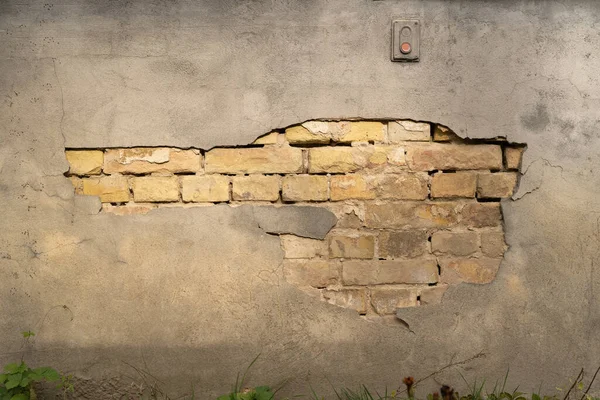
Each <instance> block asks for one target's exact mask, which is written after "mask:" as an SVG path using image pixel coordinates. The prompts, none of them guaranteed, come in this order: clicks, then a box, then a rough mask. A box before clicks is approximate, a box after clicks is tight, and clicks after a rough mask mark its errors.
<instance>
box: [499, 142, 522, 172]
mask: <svg viewBox="0 0 600 400" xmlns="http://www.w3.org/2000/svg"><path fill="white" fill-rule="evenodd" d="M524 150H525V148H524V147H507V148H505V149H504V159H505V161H506V168H508V169H519V168H520V167H521V159H522V157H523V151H524Z"/></svg>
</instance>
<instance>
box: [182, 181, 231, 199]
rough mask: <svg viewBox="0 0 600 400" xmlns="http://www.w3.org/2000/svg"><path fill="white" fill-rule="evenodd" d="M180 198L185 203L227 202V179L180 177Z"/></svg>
mask: <svg viewBox="0 0 600 400" xmlns="http://www.w3.org/2000/svg"><path fill="white" fill-rule="evenodd" d="M181 197H182V199H183V201H185V202H196V203H202V202H220V201H229V177H227V176H222V175H200V176H197V175H194V176H182V177H181Z"/></svg>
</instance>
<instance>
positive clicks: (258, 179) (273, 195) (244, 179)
mask: <svg viewBox="0 0 600 400" xmlns="http://www.w3.org/2000/svg"><path fill="white" fill-rule="evenodd" d="M279 180H280V178H279V176H273V175H269V176H264V175H250V176H234V177H233V178H232V182H233V190H232V196H233V200H239V201H244V200H251V201H254V200H265V201H276V200H277V199H279V186H280V183H279Z"/></svg>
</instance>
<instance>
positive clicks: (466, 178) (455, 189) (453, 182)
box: [431, 172, 477, 199]
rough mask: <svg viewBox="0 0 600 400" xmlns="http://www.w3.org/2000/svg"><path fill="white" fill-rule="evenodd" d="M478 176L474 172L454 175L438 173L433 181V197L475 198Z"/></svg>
mask: <svg viewBox="0 0 600 400" xmlns="http://www.w3.org/2000/svg"><path fill="white" fill-rule="evenodd" d="M476 188H477V174H476V173H473V172H456V173H453V174H448V173H437V174H435V175H434V176H433V178H432V180H431V197H432V198H434V199H437V198H447V199H449V198H457V197H467V198H473V197H475V190H476Z"/></svg>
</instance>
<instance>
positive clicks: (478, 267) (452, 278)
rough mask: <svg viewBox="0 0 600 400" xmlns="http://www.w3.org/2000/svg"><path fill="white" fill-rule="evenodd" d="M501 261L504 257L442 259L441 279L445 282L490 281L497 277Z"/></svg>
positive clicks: (480, 282)
mask: <svg viewBox="0 0 600 400" xmlns="http://www.w3.org/2000/svg"><path fill="white" fill-rule="evenodd" d="M501 262H502V259H497V258H460V259H441V260H440V267H441V271H442V275H441V277H440V281H441V282H444V283H461V282H466V283H477V284H485V283H490V282H492V281H493V280H494V278H495V277H496V274H497V273H498V268H500V263H501Z"/></svg>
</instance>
